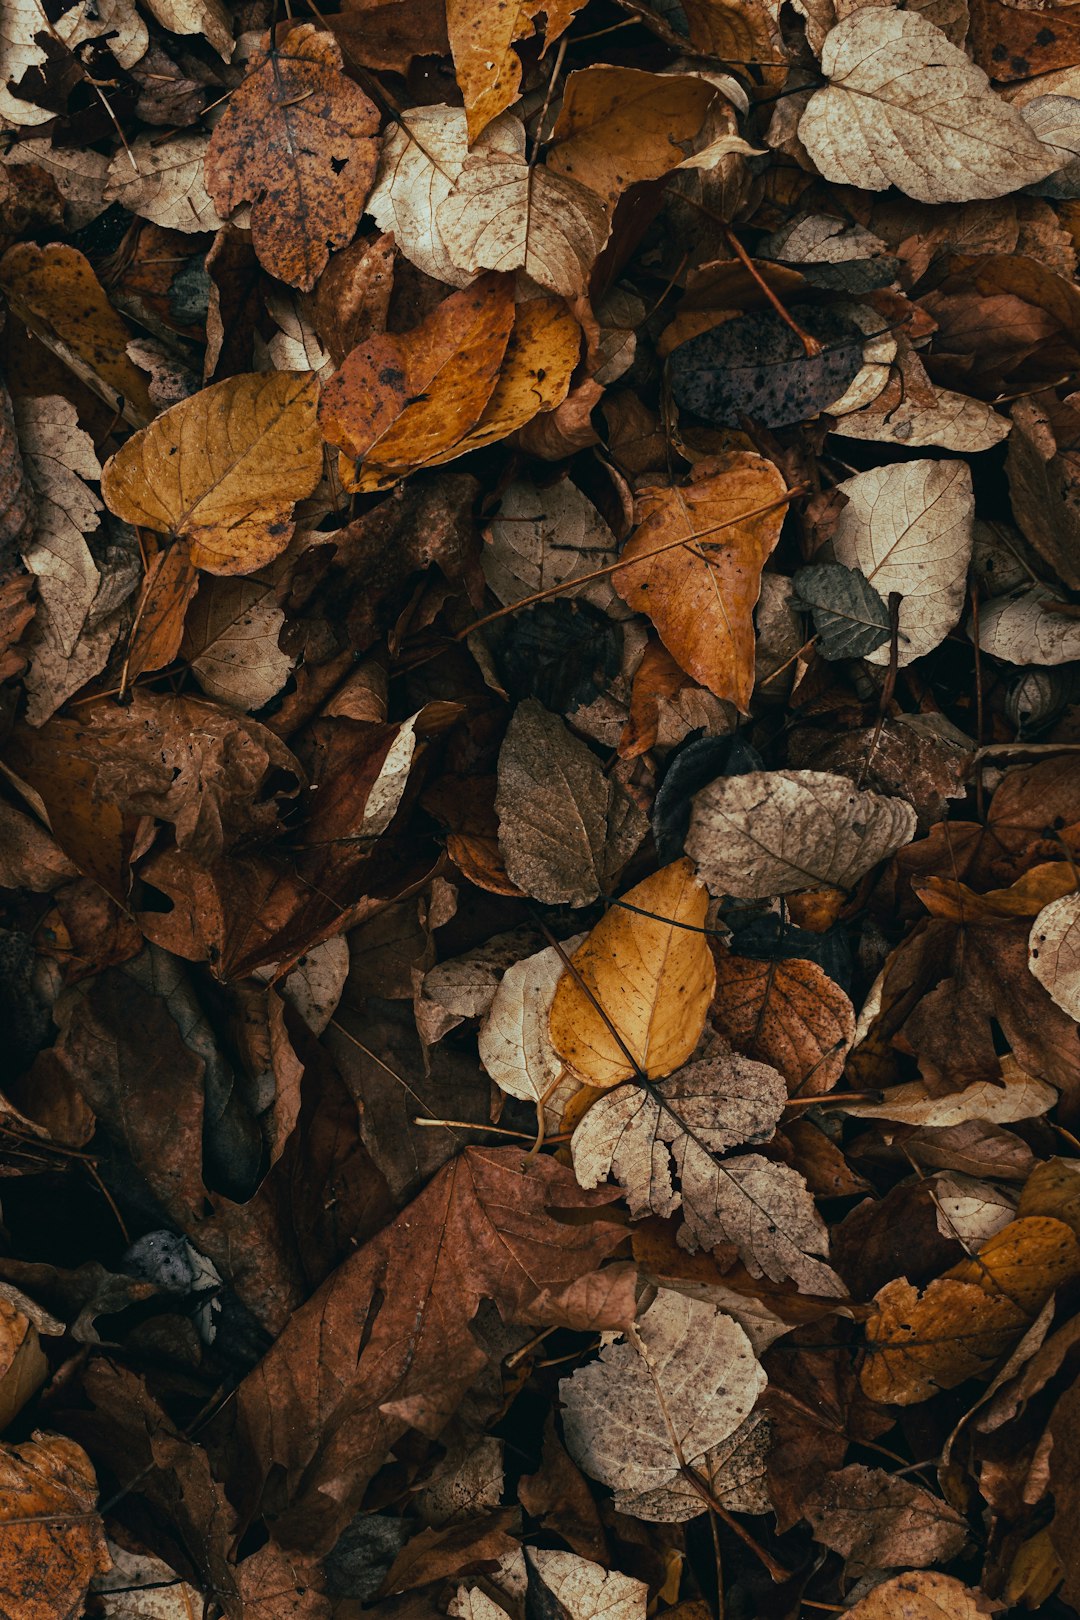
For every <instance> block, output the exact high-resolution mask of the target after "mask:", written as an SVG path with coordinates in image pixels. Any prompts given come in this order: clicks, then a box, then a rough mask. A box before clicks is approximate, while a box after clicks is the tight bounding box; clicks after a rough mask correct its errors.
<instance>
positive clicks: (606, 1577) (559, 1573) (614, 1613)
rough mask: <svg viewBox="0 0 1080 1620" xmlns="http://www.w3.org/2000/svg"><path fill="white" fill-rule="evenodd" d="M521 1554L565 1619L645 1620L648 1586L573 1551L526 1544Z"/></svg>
mask: <svg viewBox="0 0 1080 1620" xmlns="http://www.w3.org/2000/svg"><path fill="white" fill-rule="evenodd" d="M525 1557H526V1559H527V1560H528V1562H529V1563H530V1564H531V1565H532V1568H533V1569H534V1570H535V1571H536V1573H537V1574H538V1575H539V1577H540V1579H541V1580H542V1581H543V1583H544V1585H545V1586H546V1587H547V1589H548V1591H549V1592H550V1593H551V1595H552V1597H553V1598H554V1599H555V1602H556V1603H557V1604H558V1606H559V1611H560V1613H562V1614H564V1615H566V1616H567V1620H645V1613H646V1610H647V1608H648V1604H649V1588H648V1585H647V1584H646V1582H645V1581H635V1580H634V1578H633V1577H632V1576H631V1575H622V1574H620V1573H619V1571H618V1570H617V1569H605V1568H604V1567H603V1565H602V1564H594V1563H593V1562H592V1560H591V1559H589V1558H582V1557H580V1556H579V1555H578V1554H577V1553H572V1552H555V1551H553V1550H549V1549H547V1548H543V1547H529V1548H527V1549H526V1552H525Z"/></svg>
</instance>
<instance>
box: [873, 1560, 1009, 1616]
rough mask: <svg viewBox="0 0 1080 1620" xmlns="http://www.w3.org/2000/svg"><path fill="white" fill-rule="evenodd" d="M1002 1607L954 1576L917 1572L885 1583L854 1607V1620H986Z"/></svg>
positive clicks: (898, 1576)
mask: <svg viewBox="0 0 1080 1620" xmlns="http://www.w3.org/2000/svg"><path fill="white" fill-rule="evenodd" d="M999 1606H1000V1605H999V1604H997V1603H995V1602H993V1601H992V1600H991V1599H990V1598H988V1597H984V1596H983V1594H982V1593H981V1592H978V1591H973V1590H972V1589H971V1588H970V1587H968V1586H965V1585H964V1584H963V1582H961V1581H958V1580H957V1579H956V1577H955V1576H953V1575H941V1574H939V1573H938V1571H937V1570H916V1571H913V1572H912V1573H911V1574H905V1575H894V1576H893V1578H892V1580H890V1581H882V1583H881V1585H880V1586H875V1587H874V1589H873V1591H872V1592H870V1593H869V1594H868V1595H867V1596H866V1597H864V1598H860V1599H859V1601H858V1603H855V1604H853V1605H852V1607H851V1608H850V1609H849V1610H848V1613H849V1614H850V1615H851V1616H852V1620H943V1617H944V1616H945V1615H948V1616H949V1620H986V1617H987V1616H988V1615H991V1614H993V1613H995V1611H996V1610H997V1609H998V1608H999Z"/></svg>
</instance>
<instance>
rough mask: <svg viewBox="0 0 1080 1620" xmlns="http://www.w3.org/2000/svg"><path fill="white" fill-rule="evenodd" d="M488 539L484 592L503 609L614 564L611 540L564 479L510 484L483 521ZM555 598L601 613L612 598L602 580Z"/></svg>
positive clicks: (587, 504) (600, 521)
mask: <svg viewBox="0 0 1080 1620" xmlns="http://www.w3.org/2000/svg"><path fill="white" fill-rule="evenodd" d="M487 539H488V543H487V545H486V546H485V547H484V552H483V556H482V557H481V559H480V563H481V567H482V568H483V570H484V578H485V579H486V580H487V583H488V586H489V588H490V589H491V590H492V591H493V592H494V593H495V595H496V596H497V597H498V599H499V601H500V602H502V603H503V604H504V605H505V604H508V603H510V602H520V601H521V600H522V599H523V598H524V597H526V596H533V595H535V594H536V593H537V592H539V591H547V590H550V589H551V587H552V586H554V585H564V586H568V582H569V581H572V580H574V579H576V578H577V577H578V575H579V574H588V573H592V572H593V571H594V570H596V569H598V568H605V567H607V566H608V565H609V564H611V563H613V562H614V561H615V536H614V535H613V534H612V532H611V530H610V528H609V527H608V525H607V524H606V523H605V521H604V519H603V518H602V517H601V515H600V513H599V512H598V511H597V509H596V507H595V506H594V505H593V504H592V502H591V501H590V500H589V499H588V498H587V497H586V496H585V495H584V494H583V493H582V491H581V490H580V489H579V488H578V487H577V485H576V484H575V483H573V482H572V480H571V479H569V478H563V479H561V480H560V481H559V482H558V483H557V484H553V485H551V486H549V487H548V488H544V489H541V488H538V487H537V486H536V485H535V484H533V483H531V482H528V481H526V480H523V479H519V480H517V481H515V482H514V483H513V484H511V485H510V487H509V488H508V489H507V490H506V491H505V492H504V494H503V497H502V500H501V501H500V502H499V509H498V512H497V513H496V515H495V516H494V517H492V518H491V519H490V520H489V522H488V525H487ZM560 594H561V595H563V596H570V597H573V596H579V595H580V596H583V597H584V598H585V599H586V600H587V601H590V602H593V603H595V605H596V606H597V607H600V608H606V607H607V605H608V604H609V603H610V602H611V600H612V596H613V592H612V588H611V584H610V581H609V580H607V579H603V580H596V581H594V582H593V583H592V584H591V585H582V586H580V587H573V588H567V589H565V590H564V591H562V592H561V593H560Z"/></svg>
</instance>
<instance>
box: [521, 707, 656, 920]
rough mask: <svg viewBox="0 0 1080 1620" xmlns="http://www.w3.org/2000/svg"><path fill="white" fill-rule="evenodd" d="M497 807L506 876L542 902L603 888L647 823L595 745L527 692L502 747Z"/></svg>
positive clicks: (586, 899) (585, 898)
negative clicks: (609, 773) (607, 769)
mask: <svg viewBox="0 0 1080 1620" xmlns="http://www.w3.org/2000/svg"><path fill="white" fill-rule="evenodd" d="M495 810H496V813H497V815H498V817H499V848H500V849H501V850H502V854H503V860H504V862H505V864H506V872H507V876H508V877H509V878H510V881H511V883H513V884H515V885H516V886H517V887H518V888H519V889H521V890H522V891H523V892H524V893H525V894H530V895H532V896H533V898H534V899H536V900H541V901H543V903H544V904H545V905H569V906H586V905H589V904H590V902H591V901H593V900H596V899H597V898H598V897H599V896H600V895H601V894H605V893H606V892H607V890H608V888H609V887H610V885H611V883H612V881H613V880H614V878H615V876H616V875H617V873H618V872H619V871H620V870H621V869H622V867H623V866H625V864H626V862H627V861H628V860H629V859H630V857H631V855H632V854H633V853H634V851H635V850H636V849H637V847H638V845H639V844H640V843H641V841H642V839H643V838H644V837H645V833H646V830H647V823H646V821H645V817H644V816H643V815H642V813H641V811H640V810H639V809H638V808H637V806H636V805H635V804H634V803H633V802H632V801H631V800H630V799H628V798H627V796H626V795H625V793H623V792H622V791H621V790H620V788H619V787H618V785H617V783H615V782H614V781H613V780H612V779H611V778H610V777H608V776H606V775H605V773H604V769H603V766H602V765H601V763H600V761H599V760H598V759H597V757H596V755H595V754H594V753H593V752H592V750H591V749H589V748H588V747H587V746H586V745H585V744H584V743H583V742H580V741H579V740H578V739H577V738H576V737H575V736H573V734H572V733H571V732H570V731H568V730H567V728H566V726H565V725H563V723H562V721H561V720H560V719H559V718H558V716H557V715H553V714H550V713H549V712H548V711H547V710H546V709H545V708H544V707H543V705H542V704H539V703H536V702H534V701H533V700H531V699H530V700H529V701H528V702H526V703H520V704H519V705H518V707H517V709H516V710H515V711H514V717H513V719H512V720H511V722H510V726H509V729H508V730H507V733H506V737H505V739H504V741H503V745H502V748H501V749H500V750H499V786H498V791H497V793H496V796H495Z"/></svg>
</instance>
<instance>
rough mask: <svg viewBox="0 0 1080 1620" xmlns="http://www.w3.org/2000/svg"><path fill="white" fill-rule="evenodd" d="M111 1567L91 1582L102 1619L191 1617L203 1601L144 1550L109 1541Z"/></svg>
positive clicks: (176, 1619)
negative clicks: (131, 1549) (133, 1550)
mask: <svg viewBox="0 0 1080 1620" xmlns="http://www.w3.org/2000/svg"><path fill="white" fill-rule="evenodd" d="M109 1556H110V1557H111V1559H112V1566H113V1567H112V1569H110V1571H109V1573H108V1574H107V1575H99V1576H97V1577H96V1579H95V1580H94V1581H93V1582H92V1584H91V1590H92V1591H93V1592H95V1593H96V1594H97V1601H98V1603H100V1604H101V1612H102V1613H103V1614H104V1615H105V1620H195V1617H197V1616H198V1615H199V1612H200V1610H201V1609H202V1606H203V1600H202V1598H201V1596H200V1595H199V1593H198V1592H196V1590H195V1588H194V1587H193V1586H189V1585H188V1584H187V1582H186V1581H182V1580H180V1579H179V1577H178V1576H177V1574H176V1572H175V1571H174V1570H172V1569H170V1568H169V1566H168V1564H166V1563H163V1562H162V1560H161V1559H160V1558H154V1557H153V1556H151V1555H150V1554H147V1553H133V1552H128V1551H127V1549H126V1548H124V1547H119V1546H117V1544H116V1543H115V1542H114V1541H110V1542H109Z"/></svg>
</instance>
